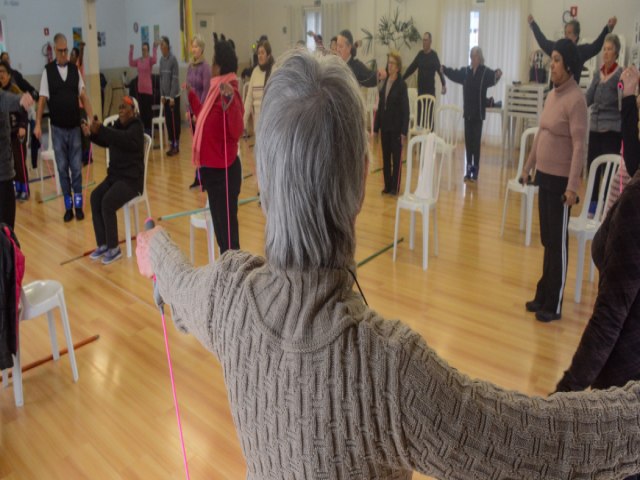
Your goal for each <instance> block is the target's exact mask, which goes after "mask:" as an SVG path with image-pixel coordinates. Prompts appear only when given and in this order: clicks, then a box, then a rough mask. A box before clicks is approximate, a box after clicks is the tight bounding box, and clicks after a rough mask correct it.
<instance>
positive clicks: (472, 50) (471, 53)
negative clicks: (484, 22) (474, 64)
mask: <svg viewBox="0 0 640 480" xmlns="http://www.w3.org/2000/svg"><path fill="white" fill-rule="evenodd" d="M474 53H477V54H478V57H480V65H484V55H483V54H482V49H481V48H480V47H473V48H472V49H471V51H470V52H469V56H471V55H473V54H474Z"/></svg>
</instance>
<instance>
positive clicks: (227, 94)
mask: <svg viewBox="0 0 640 480" xmlns="http://www.w3.org/2000/svg"><path fill="white" fill-rule="evenodd" d="M237 70H238V57H237V56H236V53H235V50H234V49H233V47H232V46H231V44H230V42H228V41H226V40H222V41H218V42H216V44H215V46H214V57H213V66H212V67H211V77H212V78H211V86H210V87H209V93H208V94H207V96H206V100H205V101H204V104H202V103H201V102H200V98H199V97H198V95H197V94H196V92H195V91H194V90H189V104H190V106H191V111H192V112H193V113H194V115H195V116H196V119H197V120H196V131H195V133H194V135H193V163H194V167H196V168H199V169H200V179H201V180H202V187H203V188H204V190H206V191H207V196H208V197H209V208H210V209H211V219H212V220H213V230H214V231H215V234H216V240H217V241H218V246H219V247H220V254H222V253H224V252H225V251H227V250H228V249H229V248H231V249H234V250H236V249H239V248H240V237H239V233H238V196H239V195H240V187H241V184H242V166H241V165H240V158H239V157H238V140H239V139H240V136H241V135H242V127H243V119H242V118H243V114H244V108H243V106H242V97H241V96H240V93H239V92H238V77H237V76H236V71H237Z"/></svg>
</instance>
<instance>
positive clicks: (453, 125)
mask: <svg viewBox="0 0 640 480" xmlns="http://www.w3.org/2000/svg"><path fill="white" fill-rule="evenodd" d="M437 118H438V121H437V122H436V129H437V130H438V136H439V137H440V138H442V140H444V143H445V144H447V145H448V146H454V145H456V144H457V143H458V131H459V129H460V121H461V120H462V109H461V108H460V107H458V106H457V105H441V106H440V107H438V110H437Z"/></svg>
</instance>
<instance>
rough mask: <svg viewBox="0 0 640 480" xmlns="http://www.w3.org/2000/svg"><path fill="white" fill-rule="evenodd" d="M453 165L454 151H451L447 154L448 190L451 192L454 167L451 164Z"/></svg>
mask: <svg viewBox="0 0 640 480" xmlns="http://www.w3.org/2000/svg"><path fill="white" fill-rule="evenodd" d="M452 163H453V150H449V151H448V152H447V172H448V173H447V175H448V177H447V190H449V191H451V170H452V166H451V164H452Z"/></svg>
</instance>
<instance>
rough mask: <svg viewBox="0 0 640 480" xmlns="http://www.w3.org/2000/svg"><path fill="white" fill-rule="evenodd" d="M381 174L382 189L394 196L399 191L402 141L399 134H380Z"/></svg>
mask: <svg viewBox="0 0 640 480" xmlns="http://www.w3.org/2000/svg"><path fill="white" fill-rule="evenodd" d="M381 143H382V173H383V175H384V189H385V191H387V192H389V193H393V194H396V193H398V192H399V191H400V172H401V168H402V160H401V157H402V139H401V137H400V132H382V134H381Z"/></svg>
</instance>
